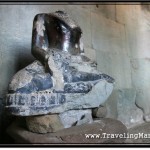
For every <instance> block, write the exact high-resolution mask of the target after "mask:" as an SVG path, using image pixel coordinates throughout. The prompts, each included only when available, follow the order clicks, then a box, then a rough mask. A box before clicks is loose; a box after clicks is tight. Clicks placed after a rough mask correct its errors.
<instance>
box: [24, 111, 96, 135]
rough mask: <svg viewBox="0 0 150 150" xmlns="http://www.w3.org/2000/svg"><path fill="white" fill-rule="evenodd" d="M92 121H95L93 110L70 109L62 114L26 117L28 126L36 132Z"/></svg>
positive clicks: (55, 129) (60, 128) (46, 131)
mask: <svg viewBox="0 0 150 150" xmlns="http://www.w3.org/2000/svg"><path fill="white" fill-rule="evenodd" d="M91 122H93V119H92V115H91V110H70V111H66V112H64V113H62V114H53V115H42V116H30V117H26V125H27V128H28V129H29V131H32V132H35V133H49V132H57V131H59V130H62V129H64V128H69V127H72V126H76V125H81V124H85V123H91Z"/></svg>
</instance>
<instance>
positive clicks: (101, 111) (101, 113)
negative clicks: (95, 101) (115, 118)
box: [92, 106, 107, 118]
mask: <svg viewBox="0 0 150 150" xmlns="http://www.w3.org/2000/svg"><path fill="white" fill-rule="evenodd" d="M92 115H93V117H94V118H105V117H106V115H107V108H106V107H105V106H99V107H98V108H94V109H93V110H92Z"/></svg>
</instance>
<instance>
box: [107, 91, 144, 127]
mask: <svg viewBox="0 0 150 150" xmlns="http://www.w3.org/2000/svg"><path fill="white" fill-rule="evenodd" d="M135 100H136V90H134V89H121V90H117V91H114V92H113V93H112V96H111V97H110V98H109V99H108V101H107V102H106V108H107V111H108V114H107V117H113V118H116V119H118V120H120V121H121V122H123V123H124V124H125V125H126V126H127V127H128V128H130V127H133V126H135V125H137V124H140V123H143V122H144V121H143V112H142V110H141V109H139V108H138V107H137V106H136V102H135ZM112 106H113V107H112ZM114 109H115V110H116V111H114ZM111 112H112V113H113V115H112V114H111Z"/></svg>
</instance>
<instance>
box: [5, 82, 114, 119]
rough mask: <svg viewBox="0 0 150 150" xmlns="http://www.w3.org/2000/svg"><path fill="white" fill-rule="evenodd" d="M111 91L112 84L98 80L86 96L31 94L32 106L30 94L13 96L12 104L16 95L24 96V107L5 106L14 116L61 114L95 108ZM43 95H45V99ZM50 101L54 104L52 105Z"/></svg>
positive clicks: (51, 93) (16, 105)
mask: <svg viewBox="0 0 150 150" xmlns="http://www.w3.org/2000/svg"><path fill="white" fill-rule="evenodd" d="M112 90H113V84H112V83H109V82H107V81H106V80H100V81H99V82H98V83H97V84H96V85H95V86H93V88H92V90H91V91H90V92H88V93H87V94H82V93H80V94H77V93H76V94H72V93H71V94H66V95H65V97H64V96H63V95H64V94H61V93H53V92H47V91H45V92H44V93H43V94H42V92H41V93H35V94H34V93H32V94H33V95H35V98H34V100H35V102H34V104H35V105H32V103H31V98H32V96H31V94H27V95H26V94H14V97H15V98H14V100H13V102H14V103H15V102H16V100H17V95H18V97H20V96H22V95H26V96H25V98H26V99H27V98H28V101H27V100H26V101H25V103H24V105H18V104H17V103H16V104H15V105H14V103H13V104H11V105H9V106H6V109H7V110H8V111H9V112H11V113H12V114H14V115H21V116H29V115H40V114H47V113H62V112H64V111H67V110H73V109H88V108H95V107H98V106H99V105H100V104H102V103H104V102H105V101H106V100H107V98H108V97H109V96H110V94H111V92H112ZM44 94H45V95H46V96H45V98H44ZM42 95H43V98H44V100H45V101H44V102H42V101H43V99H39V98H40V97H41V96H42ZM36 97H37V98H36ZM10 99H12V94H11V96H10V97H9V95H8V99H7V101H10ZM60 100H61V101H60ZM52 101H54V102H53V103H52ZM28 102H29V103H28Z"/></svg>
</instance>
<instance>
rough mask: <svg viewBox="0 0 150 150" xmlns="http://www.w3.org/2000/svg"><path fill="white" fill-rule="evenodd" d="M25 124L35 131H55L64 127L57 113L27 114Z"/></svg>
mask: <svg viewBox="0 0 150 150" xmlns="http://www.w3.org/2000/svg"><path fill="white" fill-rule="evenodd" d="M26 125H27V128H28V129H29V131H31V132H35V133H47V132H56V131H58V130H61V129H63V128H64V126H63V124H62V123H61V120H60V118H59V116H58V115H44V116H29V117H26Z"/></svg>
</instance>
